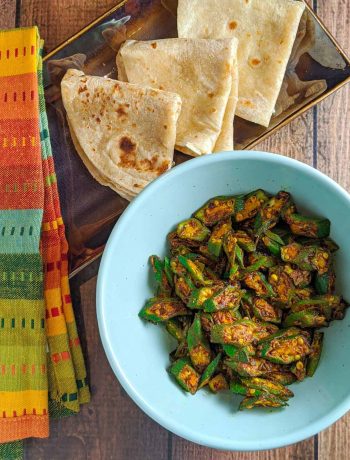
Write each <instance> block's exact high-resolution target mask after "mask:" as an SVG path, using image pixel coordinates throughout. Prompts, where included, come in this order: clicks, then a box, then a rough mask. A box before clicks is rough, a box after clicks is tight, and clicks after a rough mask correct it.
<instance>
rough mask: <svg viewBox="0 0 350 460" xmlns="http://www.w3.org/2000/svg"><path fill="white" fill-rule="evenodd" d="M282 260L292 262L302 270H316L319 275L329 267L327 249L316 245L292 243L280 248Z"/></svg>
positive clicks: (329, 258)
mask: <svg viewBox="0 0 350 460" xmlns="http://www.w3.org/2000/svg"><path fill="white" fill-rule="evenodd" d="M281 259H282V260H283V262H288V263H293V264H295V265H297V266H298V267H299V268H301V269H302V270H309V271H312V270H316V271H318V272H319V273H320V274H321V275H322V274H323V273H326V272H327V271H328V269H329V266H330V262H331V257H330V253H329V251H328V250H327V249H324V248H320V247H317V246H307V247H303V246H301V245H300V244H298V243H292V244H289V245H287V246H283V247H282V248H281Z"/></svg>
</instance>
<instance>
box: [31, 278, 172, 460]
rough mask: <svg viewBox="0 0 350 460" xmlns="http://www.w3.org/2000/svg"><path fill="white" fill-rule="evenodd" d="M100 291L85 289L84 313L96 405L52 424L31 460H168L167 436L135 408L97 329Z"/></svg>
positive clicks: (86, 286)
mask: <svg viewBox="0 0 350 460" xmlns="http://www.w3.org/2000/svg"><path fill="white" fill-rule="evenodd" d="M95 287H96V278H93V279H91V280H90V281H88V282H87V283H85V284H84V285H83V287H82V289H81V303H82V305H83V311H81V312H80V313H81V318H82V319H83V321H80V323H81V324H83V325H85V331H83V328H81V333H82V336H83V337H84V335H85V337H84V342H86V344H87V356H88V357H89V359H88V371H89V374H90V383H91V390H92V401H91V403H90V404H89V405H87V406H84V407H83V409H82V411H81V413H80V414H79V415H77V416H76V417H70V418H67V419H63V420H59V421H53V422H52V423H51V435H50V438H49V439H48V440H31V441H29V442H28V444H27V446H26V447H27V448H26V453H27V455H26V458H27V459H28V460H41V459H43V460H45V459H48V458H50V459H51V460H66V459H67V458H70V459H74V460H83V459H88V460H100V459H101V460H105V459H106V460H107V459H113V460H126V459H133V460H137V459H141V458H142V459H143V460H155V459H157V460H165V459H167V456H168V432H167V431H166V430H164V429H163V428H161V427H160V426H159V425H158V424H156V423H155V422H153V421H152V420H151V419H150V418H148V417H147V416H146V415H145V414H144V413H143V412H141V411H140V410H139V409H138V408H137V407H136V405H135V404H134V403H133V402H132V401H131V399H130V398H129V397H128V396H127V395H126V393H125V391H124V390H123V389H122V387H121V386H120V384H119V383H118V381H117V379H116V378H115V376H114V374H113V372H112V370H111V368H110V367H109V364H108V362H107V359H106V357H105V354H104V351H103V348H102V345H101V341H100V338H99V333H98V328H97V324H96V308H95V307H96V306H95V294H96V292H95ZM75 305H76V303H75ZM84 332H85V334H84Z"/></svg>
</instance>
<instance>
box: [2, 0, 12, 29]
mask: <svg viewBox="0 0 350 460" xmlns="http://www.w3.org/2000/svg"><path fill="white" fill-rule="evenodd" d="M15 22H16V0H1V1H0V28H3V29H8V28H10V27H14V26H15Z"/></svg>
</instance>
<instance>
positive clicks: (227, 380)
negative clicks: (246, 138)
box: [139, 190, 347, 410]
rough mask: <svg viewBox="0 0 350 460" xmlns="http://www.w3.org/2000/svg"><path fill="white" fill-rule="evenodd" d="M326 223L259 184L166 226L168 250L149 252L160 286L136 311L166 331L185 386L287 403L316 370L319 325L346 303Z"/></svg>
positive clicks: (175, 372) (261, 402) (267, 403)
mask: <svg viewBox="0 0 350 460" xmlns="http://www.w3.org/2000/svg"><path fill="white" fill-rule="evenodd" d="M330 227H331V224H330V221H329V220H328V219H326V218H319V217H317V218H314V217H308V216H303V215H301V214H300V213H299V212H298V210H297V207H296V205H295V203H294V202H293V200H292V197H291V195H290V194H289V193H287V192H284V191H281V192H279V193H278V194H277V195H276V196H271V195H269V194H268V193H266V192H265V191H263V190H256V191H254V192H251V193H248V194H245V195H244V194H243V195H238V196H219V197H215V198H213V199H211V200H209V201H208V202H207V203H205V204H204V206H203V207H202V208H200V209H199V210H198V211H196V212H195V213H194V214H193V216H191V217H189V218H188V219H187V220H185V221H183V222H181V223H179V224H178V225H177V227H176V230H175V231H172V232H171V233H169V235H168V243H169V254H168V256H167V257H165V258H164V260H162V259H160V258H159V257H157V256H151V257H150V265H151V269H152V272H153V279H154V282H155V283H154V284H155V287H156V292H155V295H154V297H153V298H151V299H149V300H148V301H147V302H146V304H145V306H144V308H143V309H142V310H141V311H140V313H139V316H140V317H141V318H142V319H144V320H147V321H150V322H152V323H155V324H160V325H163V326H164V329H166V331H167V332H168V333H169V334H170V336H171V340H173V341H174V350H173V351H172V352H171V353H170V361H171V363H172V364H171V366H170V368H169V373H170V375H172V376H173V378H174V379H175V381H176V382H177V383H178V384H179V386H180V387H181V388H182V389H184V390H185V391H187V392H189V393H191V394H195V393H196V392H197V391H199V390H200V389H202V388H203V387H207V388H209V389H210V390H211V391H212V392H213V393H217V392H219V391H225V390H228V389H230V390H231V392H232V393H234V394H237V395H241V396H244V399H243V401H242V402H241V404H240V406H239V408H240V410H244V409H253V408H256V407H262V408H264V407H266V408H269V409H271V408H282V407H284V406H287V405H288V404H287V401H288V400H289V399H290V398H291V397H293V392H292V391H291V390H290V389H289V388H287V386H289V385H292V384H294V383H295V382H301V381H302V380H304V379H305V378H307V377H312V376H313V375H314V373H315V371H316V368H317V366H318V363H319V361H320V358H321V355H322V348H323V337H324V332H321V331H319V329H320V328H322V327H325V326H328V325H329V323H330V322H331V321H333V320H340V319H343V318H344V316H345V313H346V309H347V304H346V302H345V301H344V300H343V298H342V297H341V296H340V295H337V294H336V293H335V271H334V257H335V253H336V252H337V251H338V249H339V247H338V246H337V244H336V243H335V242H334V241H332V240H331V239H330V238H329V235H330ZM175 345H176V347H175ZM300 388H301V389H300V391H302V387H300Z"/></svg>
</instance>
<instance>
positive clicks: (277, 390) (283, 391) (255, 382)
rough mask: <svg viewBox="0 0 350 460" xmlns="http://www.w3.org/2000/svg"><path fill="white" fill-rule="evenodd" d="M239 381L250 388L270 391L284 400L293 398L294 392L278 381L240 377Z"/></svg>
mask: <svg viewBox="0 0 350 460" xmlns="http://www.w3.org/2000/svg"><path fill="white" fill-rule="evenodd" d="M241 381H242V383H243V385H244V386H245V387H247V388H251V389H254V390H258V391H261V392H265V393H270V394H272V395H275V396H278V397H279V398H281V399H284V400H288V399H289V398H293V396H294V393H293V392H292V391H291V390H289V389H288V388H286V387H285V386H284V385H281V384H280V383H278V382H273V381H272V380H268V379H266V378H262V377H252V378H249V379H247V378H242V379H241Z"/></svg>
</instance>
